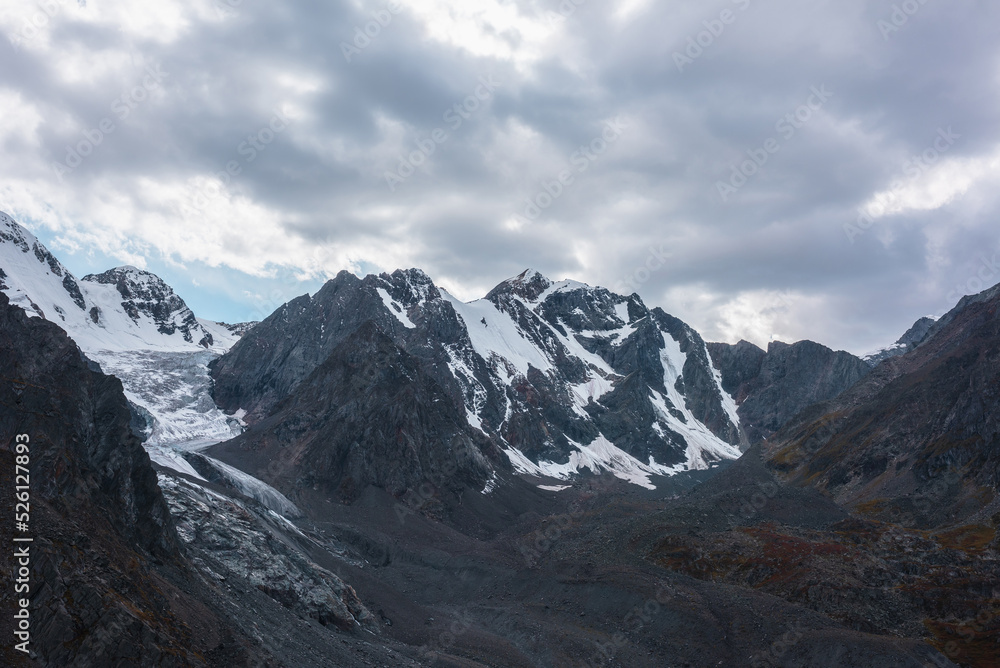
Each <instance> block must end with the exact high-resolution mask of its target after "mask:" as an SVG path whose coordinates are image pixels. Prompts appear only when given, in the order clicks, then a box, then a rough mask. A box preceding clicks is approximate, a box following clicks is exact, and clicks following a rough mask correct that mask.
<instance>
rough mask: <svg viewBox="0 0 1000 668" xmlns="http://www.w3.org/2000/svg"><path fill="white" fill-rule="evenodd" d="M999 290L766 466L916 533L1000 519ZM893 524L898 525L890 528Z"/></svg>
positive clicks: (882, 369)
mask: <svg viewBox="0 0 1000 668" xmlns="http://www.w3.org/2000/svg"><path fill="white" fill-rule="evenodd" d="M998 309H1000V285H998V286H996V287H994V288H991V289H990V290H987V291H984V292H982V293H980V294H978V295H973V296H968V297H965V298H963V299H962V301H961V302H959V304H958V305H957V306H956V307H955V308H954V309H952V310H951V311H949V312H948V313H947V314H946V315H945V316H944V317H942V318H941V319H940V320H939V321H938V322H937V323H935V324H934V325H933V326H931V328H930V329H929V331H928V332H927V334H926V336H925V337H924V338H923V340H922V342H921V343H920V345H918V346H917V347H915V348H914V349H913V350H911V351H910V352H908V353H906V354H904V355H902V356H898V357H893V358H890V359H888V360H886V361H883V362H882V363H881V364H879V365H878V367H876V368H875V370H874V371H873V372H872V373H871V374H870V375H869V376H868V377H867V378H866V379H865V380H863V381H862V382H860V383H858V384H857V385H856V386H854V387H853V388H851V389H850V390H849V391H847V392H845V393H844V394H843V395H841V396H839V397H837V398H836V399H834V400H832V401H829V402H825V403H822V404H817V405H816V406H813V407H811V408H810V409H809V410H807V411H805V412H803V413H802V414H800V415H799V416H798V417H797V418H796V419H795V420H793V421H791V422H789V424H787V425H786V426H785V427H784V428H783V429H782V430H781V431H780V432H779V433H778V434H776V435H775V437H774V439H773V440H772V441H771V442H770V443H768V444H767V447H766V453H767V455H768V457H769V460H770V463H771V466H773V467H774V468H775V469H776V470H778V471H780V472H782V473H783V474H784V475H786V476H787V477H789V479H791V480H792V481H795V482H798V483H800V484H806V483H808V484H810V485H813V486H816V487H818V488H819V489H821V490H823V491H824V492H826V493H827V494H829V495H831V496H832V497H833V498H834V499H836V500H837V501H838V502H840V503H843V504H846V505H851V506H858V505H861V504H867V505H864V509H865V511H866V512H868V513H870V514H872V515H874V516H877V517H880V518H886V519H889V520H890V521H898V519H899V518H900V517H907V518H909V519H910V521H911V523H914V524H917V525H920V526H937V525H940V524H942V523H947V522H955V521H958V520H964V519H968V517H969V516H970V514H972V513H974V512H979V513H982V512H987V511H983V510H982V508H983V507H984V506H986V507H987V508H990V507H992V511H988V512H987V516H988V515H989V512H994V513H995V512H996V511H997V510H1000V505H998V501H997V496H996V490H997V489H998V488H1000V457H998V453H1000V422H998V420H997V414H996V412H995V411H994V410H993V408H994V407H995V406H996V405H997V403H998V402H1000V395H998V388H1000V317H998ZM893 518H895V519H893Z"/></svg>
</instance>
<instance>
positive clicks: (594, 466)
mask: <svg viewBox="0 0 1000 668" xmlns="http://www.w3.org/2000/svg"><path fill="white" fill-rule="evenodd" d="M367 322H371V323H373V324H374V325H375V326H376V327H377V328H378V329H379V330H380V331H381V332H383V333H384V334H385V335H386V336H387V337H389V339H391V340H392V341H393V343H394V344H395V345H396V346H398V347H399V348H400V349H402V350H404V351H406V352H407V353H408V354H410V355H412V356H413V357H414V358H416V359H418V360H420V361H421V363H422V364H423V366H424V368H425V369H426V372H427V373H428V374H429V375H430V376H431V377H432V378H433V379H434V380H436V381H437V382H438V383H439V384H440V385H441V387H442V388H444V390H445V392H446V394H447V396H448V397H449V398H450V400H451V401H452V402H453V404H454V405H455V407H456V408H457V409H458V410H459V411H460V413H462V414H464V415H465V416H466V418H467V420H468V422H469V423H470V424H471V425H472V426H473V427H475V428H476V429H478V430H480V431H481V432H482V433H483V434H485V435H486V436H488V437H490V438H491V439H493V441H494V442H495V443H496V444H497V446H498V447H499V448H501V449H502V450H504V451H505V452H506V453H507V455H508V457H509V458H510V460H511V463H512V464H513V465H514V467H515V468H516V469H517V470H519V471H521V472H523V473H531V474H535V475H548V476H554V477H561V478H565V477H567V476H570V475H572V474H575V473H577V472H579V471H581V470H583V469H589V470H592V471H594V472H599V471H602V470H603V471H610V472H612V473H614V474H615V475H618V476H619V477H622V478H626V479H630V480H632V481H634V482H637V483H640V484H646V485H648V484H649V482H648V480H649V477H650V476H652V475H666V474H671V473H674V472H677V471H680V470H683V469H686V468H705V467H707V466H709V465H710V464H712V463H713V462H717V461H720V460H724V459H735V458H736V457H738V456H739V449H738V447H737V445H738V444H739V443H740V435H739V425H738V417H737V416H736V407H735V404H734V403H733V402H732V398H731V397H728V395H726V394H725V393H724V392H723V391H722V389H721V385H720V379H719V377H718V374H717V372H716V371H715V370H714V369H713V368H712V366H711V363H710V362H709V356H708V351H707V347H706V345H705V342H704V341H703V340H702V339H701V337H700V336H699V335H698V334H697V332H695V331H694V330H693V329H691V328H690V327H688V326H687V325H686V324H684V323H683V322H681V321H680V320H677V319H676V318H672V317H671V316H669V315H667V314H666V313H664V312H663V311H662V310H660V309H648V308H647V307H646V306H645V305H644V304H643V303H642V301H641V300H640V299H639V297H638V295H632V296H629V297H624V296H621V295H616V294H614V293H611V292H610V291H608V290H605V289H603V288H592V287H590V286H587V285H585V284H583V283H577V282H574V281H563V282H561V283H554V282H552V281H550V280H549V279H547V278H545V277H544V276H542V275H541V274H538V273H537V272H533V271H526V272H524V273H522V274H520V275H519V276H516V277H514V278H512V279H509V280H507V281H504V282H503V283H501V284H500V285H498V286H497V287H496V288H495V289H494V290H492V291H491V292H490V293H489V294H488V295H487V296H486V297H485V298H484V299H480V300H478V301H475V302H471V303H468V304H466V303H463V302H461V301H459V300H457V299H455V298H454V297H452V296H451V295H449V294H448V293H447V292H445V291H443V290H441V289H439V288H437V287H436V286H435V285H434V283H433V281H431V279H430V278H429V277H428V276H427V275H426V274H424V273H423V272H422V271H420V270H417V269H410V270H407V271H396V272H394V273H393V274H382V275H379V276H375V275H369V276H366V277H365V278H363V279H362V278H358V277H356V276H354V275H353V274H350V273H348V272H341V273H340V274H339V275H338V276H337V277H336V278H335V279H333V280H331V281H330V282H328V283H327V284H326V285H325V286H324V287H323V288H321V289H320V291H319V292H317V293H316V295H314V296H312V297H310V296H308V295H306V296H303V297H299V298H297V299H295V300H293V301H291V302H289V303H288V304H286V305H284V306H282V307H281V308H279V309H278V310H277V311H276V312H275V313H274V314H272V316H271V317H269V318H267V319H266V320H265V321H264V322H262V323H261V324H259V325H258V326H257V327H255V328H254V329H253V330H251V331H250V332H249V333H248V334H247V335H246V336H245V337H244V338H243V339H241V341H240V342H239V343H237V344H236V345H235V346H234V347H233V349H232V350H231V351H230V352H229V353H227V354H226V355H224V356H223V357H221V358H219V359H218V360H216V361H215V362H213V364H212V375H213V378H214V380H215V388H214V396H215V399H216V401H217V403H218V404H219V405H220V406H222V407H223V408H224V409H225V410H226V411H227V412H230V413H234V412H238V411H239V412H240V415H243V414H244V412H245V415H246V418H245V419H246V420H247V421H248V422H250V423H251V424H253V423H254V422H259V421H261V420H263V419H264V418H265V417H267V416H268V415H270V414H271V412H272V411H273V410H274V408H275V407H276V406H277V405H278V403H279V402H280V401H282V400H283V399H285V398H287V397H289V396H291V395H292V393H293V392H294V391H295V390H296V389H297V388H298V387H299V385H300V384H301V383H302V382H303V381H304V380H305V378H306V377H308V375H309V374H310V373H312V372H313V371H314V370H315V369H316V368H317V367H318V366H319V365H321V364H322V363H323V362H324V361H325V360H326V359H327V358H328V357H329V356H330V354H331V353H332V352H333V350H334V349H335V348H336V347H337V346H338V345H339V344H340V343H341V342H342V341H344V340H345V339H346V338H347V337H348V336H349V335H350V334H352V333H353V332H355V331H357V330H358V329H359V328H361V327H362V326H363V325H364V324H365V323H367Z"/></svg>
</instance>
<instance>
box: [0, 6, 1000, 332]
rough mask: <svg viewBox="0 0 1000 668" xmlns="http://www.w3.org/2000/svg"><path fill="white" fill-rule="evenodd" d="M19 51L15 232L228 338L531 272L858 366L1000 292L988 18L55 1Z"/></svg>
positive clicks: (6, 49) (34, 17) (11, 96)
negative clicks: (392, 296)
mask: <svg viewBox="0 0 1000 668" xmlns="http://www.w3.org/2000/svg"><path fill="white" fill-rule="evenodd" d="M576 1H579V4H578V5H577V4H575V2H576ZM560 7H561V8H563V9H562V12H563V14H567V15H565V16H563V15H560V13H559V12H560ZM567 8H572V10H573V11H572V12H569V11H567ZM392 10H394V11H392ZM373 16H375V17H376V18H381V19H382V23H383V24H385V25H378V24H376V23H373V22H372V21H373V20H375V19H373ZM32 22H33V23H32ZM0 27H2V29H3V31H4V32H5V33H6V34H7V36H8V37H9V38H10V39H11V44H10V46H0V49H2V51H0V59H2V61H0V62H2V65H3V66H2V68H0V113H2V115H3V119H4V123H3V125H2V126H0V146H2V149H3V152H4V154H5V156H6V158H7V159H6V160H4V161H3V164H2V165H0V208H3V209H5V210H7V211H9V212H10V213H12V214H14V215H15V216H17V217H19V218H20V219H22V220H23V221H24V222H25V223H27V224H29V225H30V226H32V227H33V228H34V229H35V230H36V231H37V232H39V233H40V234H41V235H42V237H43V238H44V239H48V240H50V241H51V242H52V245H53V246H55V249H56V250H57V251H58V252H60V254H61V255H63V256H65V257H66V258H67V261H68V262H69V264H70V265H71V266H73V263H74V260H73V258H74V256H76V257H79V258H81V260H80V261H79V264H81V265H85V264H87V262H84V261H83V259H82V258H85V257H86V256H87V254H88V253H91V254H95V253H96V254H97V255H98V256H99V257H105V256H107V257H111V258H115V259H116V260H117V261H122V262H131V263H133V264H143V263H144V264H146V265H147V266H149V267H150V268H151V269H153V270H160V271H165V272H166V273H169V274H172V275H185V274H186V275H187V276H189V277H191V280H192V284H191V285H190V286H186V287H184V290H182V293H184V292H186V293H188V295H190V294H194V298H191V297H190V296H189V300H190V301H192V302H194V303H198V304H206V305H207V306H206V308H203V309H202V310H203V311H205V310H206V309H208V312H205V313H204V315H206V316H208V317H212V316H215V317H222V316H225V317H230V318H232V317H240V316H245V317H251V316H259V314H260V312H261V311H266V310H267V309H268V308H269V307H270V306H271V305H272V304H276V303H280V302H281V301H283V300H284V299H287V298H290V297H292V296H294V295H295V294H299V293H301V292H304V291H306V290H307V289H314V288H315V286H316V285H317V281H319V280H322V278H323V277H324V276H328V275H331V274H333V273H336V272H337V271H339V270H340V269H344V268H348V269H352V270H354V271H359V272H360V271H372V270H391V269H394V268H396V267H399V266H419V267H422V268H423V269H425V270H426V271H427V272H428V273H429V274H431V275H432V276H433V277H434V278H435V279H437V280H438V281H439V282H440V283H441V284H442V285H444V286H445V287H447V288H448V289H449V290H452V291H454V292H455V293H456V294H457V295H458V296H460V297H463V298H469V299H471V298H475V297H477V296H480V295H482V294H484V293H485V291H486V290H488V289H489V288H490V287H492V285H493V284H495V283H496V282H498V281H499V280H501V279H503V278H505V277H507V276H510V275H513V274H515V273H518V272H519V271H520V270H522V269H523V268H524V267H528V266H531V267H534V268H536V269H538V270H540V271H542V272H544V273H546V274H548V275H550V276H552V277H553V278H557V279H558V278H563V277H572V278H576V279H578V280H582V281H585V282H588V283H591V284H602V285H606V286H608V287H611V288H615V289H619V290H625V291H630V290H633V289H634V290H636V291H638V292H639V293H640V294H641V295H642V296H643V298H644V299H645V300H646V301H647V302H649V303H651V304H657V305H661V306H663V307H664V308H665V309H667V310H668V311H671V312H673V313H675V314H676V315H678V316H680V317H682V318H684V319H686V320H688V321H689V322H691V324H693V325H694V326H696V327H698V328H699V329H701V330H702V331H703V333H704V334H705V335H706V337H708V338H711V339H724V340H736V339H738V338H748V339H751V340H753V341H755V342H757V343H761V344H764V343H766V342H767V341H768V340H769V339H771V338H774V337H777V338H782V339H786V340H787V339H799V338H812V339H815V340H818V341H822V342H824V343H827V344H829V345H833V346H835V347H840V348H846V349H848V350H852V351H855V352H863V351H865V350H866V349H869V348H872V347H875V346H877V345H881V344H884V343H888V342H890V341H891V340H893V339H894V338H895V337H896V336H898V334H900V333H901V332H902V330H904V329H905V328H906V327H907V326H908V325H909V324H910V323H911V322H912V321H913V320H915V319H916V318H917V317H919V316H922V315H925V314H932V313H941V312H943V311H944V310H946V309H947V308H949V307H950V306H951V305H952V304H953V303H954V301H956V300H957V299H958V297H959V296H961V294H963V293H966V292H972V291H975V290H977V289H979V288H981V287H985V285H984V284H985V283H990V282H992V283H995V282H1000V267H996V266H995V265H994V264H993V259H994V258H995V257H996V254H997V253H998V252H1000V227H998V226H997V224H996V221H997V214H998V213H1000V207H998V200H997V195H996V193H997V192H998V189H997V187H996V186H997V184H998V181H1000V175H998V168H1000V124H998V123H997V121H996V119H997V118H998V117H1000V114H998V111H1000V40H998V39H997V38H998V33H1000V7H998V6H996V4H995V3H989V2H986V0H955V1H953V2H948V3H944V2H941V1H940V0H926V1H925V2H920V1H919V0H906V1H905V2H899V1H895V2H893V1H889V0H885V1H883V0H870V1H864V0H840V1H838V2H833V1H832V0H831V1H823V0H812V1H809V2H801V1H798V2H793V1H792V0H771V1H768V2H765V1H764V0H717V1H715V2H711V3H681V2H654V1H652V0H623V1H618V2H605V3H597V2H593V1H592V0H582V1H580V0H567V1H566V2H563V3H561V4H560V3H559V2H558V1H557V0H517V1H510V0H507V1H504V0H480V1H470V0H466V1H464V2H462V3H458V2H447V1H445V0H411V1H410V2H407V1H406V0H400V2H398V3H396V2H391V3H390V2H388V1H387V0H372V1H370V2H369V1H367V0H364V1H362V0H358V1H357V2H349V1H344V2H331V3H327V4H317V3H313V2H306V1H304V0H298V1H292V2H282V3H263V2H258V1H256V0H201V1H200V2H197V3H189V2H180V1H179V0H164V1H163V2H160V3H156V4H155V5H150V6H143V5H135V4H134V3H125V2H123V1H117V0H116V1H113V2H94V1H92V2H89V3H86V4H84V5H80V4H79V3H77V2H74V1H73V0H46V1H45V2H42V3H40V4H39V5H36V6H27V5H25V6H10V7H9V8H5V9H3V10H2V12H0ZM366 27H367V29H368V30H369V32H370V33H372V34H373V35H374V36H371V37H367V36H364V37H359V36H358V30H360V31H361V34H362V35H363V31H364V30H365V28H366ZM375 33H377V34H375ZM345 44H346V45H351V47H353V48H345ZM484 82H486V83H484ZM477 93H478V98H477ZM456 104H457V105H459V108H458V109H457V110H456V108H455V105H456ZM809 105H811V107H810V106H809ZM126 112H127V115H126ZM796 114H797V115H798V116H797V117H796ZM102 123H103V124H104V129H105V131H101V130H102ZM107 129H113V131H112V132H111V133H107V132H106V130H107ZM97 131H100V135H98V134H96V132H97ZM98 138H99V141H98ZM435 139H437V140H438V141H435ZM91 144H93V146H91ZM935 145H936V147H935ZM431 148H433V153H431ZM91 149H92V150H91ZM83 153H87V155H82V154H83ZM428 154H429V155H428ZM77 156H78V157H77ZM915 156H922V157H919V159H918V160H917V161H914V160H913V158H914V157H915ZM754 158H756V159H757V162H763V163H764V164H762V165H759V166H758V165H756V164H754V163H753V162H752V161H753V159H754ZM764 158H766V162H765V161H764ZM748 161H749V162H748ZM77 162H79V164H77ZM56 163H61V165H62V166H59V167H57V166H56ZM415 163H419V164H415ZM227 165H228V167H229V168H230V170H229V172H230V173H226V170H227ZM740 169H743V170H744V174H742V175H740V174H739V170H740ZM734 170H736V172H735V174H736V176H734ZM411 171H412V174H411ZM387 174H392V175H393V176H392V177H387ZM747 174H749V176H747ZM220 175H221V176H220ZM560 177H562V182H561V183H560ZM720 184H726V186H720ZM74 254H75V255H74ZM91 257H93V256H91ZM647 267H651V268H652V269H653V270H652V271H650V270H649V269H647ZM195 283H197V285H195ZM206 295H210V296H211V299H216V300H218V303H219V304H220V306H219V308H220V311H222V312H221V313H212V312H211V301H210V300H209V299H208V298H207V297H206ZM223 306H224V308H223Z"/></svg>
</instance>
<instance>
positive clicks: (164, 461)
mask: <svg viewBox="0 0 1000 668" xmlns="http://www.w3.org/2000/svg"><path fill="white" fill-rule="evenodd" d="M146 452H147V453H148V454H149V459H150V460H151V461H153V462H155V463H157V464H159V465H160V466H163V467H165V468H168V469H171V470H172V471H177V472H179V473H185V474H187V475H189V476H192V477H194V478H197V479H199V480H205V478H203V477H202V476H201V474H200V473H198V472H197V471H195V470H194V467H193V466H191V464H189V463H188V462H187V460H186V459H184V457H183V456H182V455H181V453H180V452H178V451H177V450H175V449H174V448H172V447H170V446H164V445H147V446H146ZM205 482H208V481H207V480H206V481H205Z"/></svg>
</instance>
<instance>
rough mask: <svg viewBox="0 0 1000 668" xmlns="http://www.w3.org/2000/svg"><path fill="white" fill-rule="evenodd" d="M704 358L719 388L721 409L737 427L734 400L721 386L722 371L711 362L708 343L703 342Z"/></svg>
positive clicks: (737, 416)
mask: <svg viewBox="0 0 1000 668" xmlns="http://www.w3.org/2000/svg"><path fill="white" fill-rule="evenodd" d="M705 358H706V359H708V365H709V367H710V368H711V369H712V377H713V378H714V379H715V386H716V387H718V388H719V395H720V396H721V397H722V409H723V410H724V411H726V415H728V416H729V421H730V422H732V423H733V426H734V427H736V428H737V429H738V428H739V426H740V415H739V413H737V412H736V408H737V407H736V400H735V399H733V397H732V395H731V394H729V393H728V392H726V391H725V390H724V389H723V388H722V372H721V371H719V370H718V369H716V368H715V365H714V364H712V356H711V355H710V354H709V352H708V344H705Z"/></svg>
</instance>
